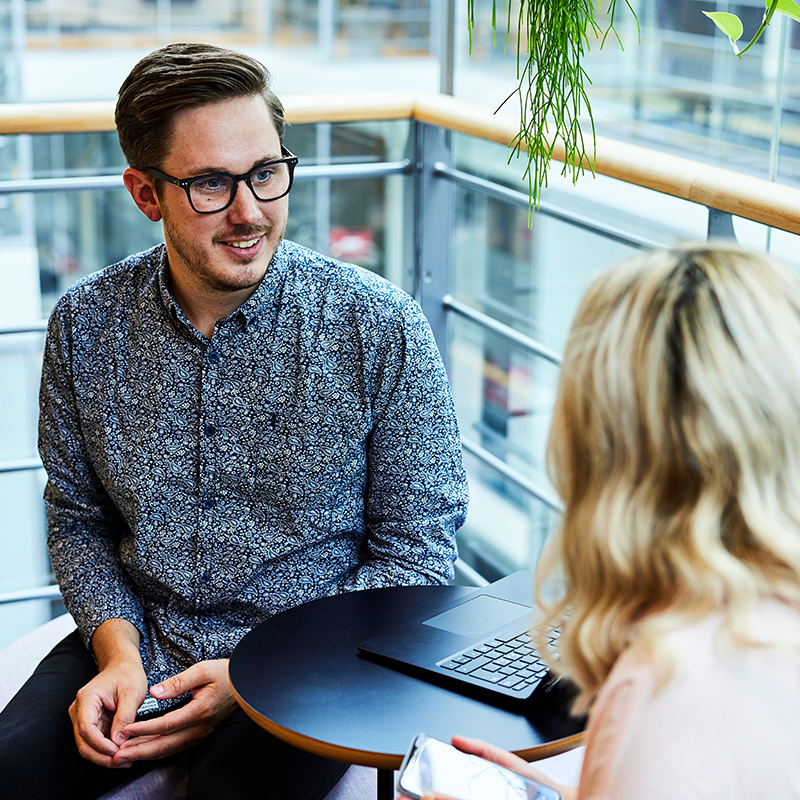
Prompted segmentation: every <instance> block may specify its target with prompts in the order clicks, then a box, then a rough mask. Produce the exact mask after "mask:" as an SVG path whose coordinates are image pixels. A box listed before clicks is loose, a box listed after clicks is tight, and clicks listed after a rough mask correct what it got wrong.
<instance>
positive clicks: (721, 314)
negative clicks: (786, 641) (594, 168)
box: [537, 244, 800, 711]
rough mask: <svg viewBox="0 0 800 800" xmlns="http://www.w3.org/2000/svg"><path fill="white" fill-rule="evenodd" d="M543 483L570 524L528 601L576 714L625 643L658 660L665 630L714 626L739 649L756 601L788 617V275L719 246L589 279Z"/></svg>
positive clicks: (795, 501)
mask: <svg viewBox="0 0 800 800" xmlns="http://www.w3.org/2000/svg"><path fill="white" fill-rule="evenodd" d="M548 472H549V475H550V478H551V480H552V482H553V484H554V486H555V487H556V489H557V490H558V492H559V494H560V495H561V497H562V499H563V500H564V505H565V511H564V515H563V518H562V523H561V526H560V530H559V531H558V533H557V534H556V535H555V536H554V538H553V540H552V541H551V542H550V544H549V546H548V548H547V550H546V552H545V555H544V556H543V558H542V560H541V562H540V565H539V569H538V574H537V586H538V587H540V588H539V590H538V597H537V600H538V603H539V605H540V606H541V607H542V608H543V610H544V612H545V624H546V625H550V626H560V627H561V636H560V639H559V645H558V654H559V658H558V661H556V662H554V663H553V664H552V666H554V667H555V669H557V670H558V671H560V672H562V673H565V674H567V675H568V676H569V677H571V678H572V679H573V680H574V681H575V682H576V683H577V685H578V687H579V689H580V695H579V696H578V698H577V702H576V709H577V710H579V711H581V710H585V709H586V708H588V706H589V705H590V704H591V702H592V700H593V698H594V697H595V696H596V694H597V691H598V690H599V688H600V686H601V685H602V684H603V682H604V681H605V679H606V678H607V676H608V674H609V672H610V670H611V668H612V666H613V665H614V662H615V661H616V660H617V658H618V657H619V656H620V654H621V653H622V652H623V650H625V648H626V647H627V646H628V645H629V644H630V643H631V642H632V641H633V640H634V638H636V639H637V641H644V642H645V643H646V644H647V645H649V646H651V647H652V648H653V650H654V652H655V653H656V654H657V655H658V639H659V637H660V636H661V635H662V634H663V633H664V632H665V631H668V630H671V629H674V628H676V627H679V626H682V625H684V624H687V623H688V622H691V621H695V620H697V619H700V618H702V617H704V616H706V615H708V614H709V613H711V612H713V611H718V610H723V611H724V612H725V615H726V616H725V619H726V629H727V630H729V631H730V632H731V633H732V635H733V636H734V637H735V638H737V639H738V640H739V641H747V637H746V616H747V610H748V608H749V607H750V606H751V605H752V604H753V602H754V601H755V600H756V599H758V598H760V597H762V596H771V597H778V598H782V599H784V600H786V601H788V602H790V603H793V604H800V279H799V278H798V276H796V275H795V274H794V273H793V272H791V271H789V270H788V269H786V268H784V267H782V266H781V265H779V264H777V263H775V262H774V261H772V260H771V259H769V258H767V257H765V256H763V255H757V254H754V253H750V252H747V251H745V250H743V249H740V248H738V247H735V246H730V245H726V244H690V245H687V246H685V247H681V248H679V249H674V250H661V251H653V252H650V253H648V254H645V255H641V256H638V257H636V258H633V259H631V260H629V261H626V262H624V263H622V264H620V265H618V266H617V267H614V268H612V269H611V270H609V271H607V272H606V273H604V274H602V275H600V276H599V277H598V278H597V279H596V280H595V281H594V282H593V283H592V285H591V286H590V288H589V290H588V291H587V292H586V294H585V296H584V298H583V300H582V302H581V304H580V307H579V309H578V312H577V315H576V318H575V321H574V323H573V326H572V330H571V332H570V335H569V340H568V343H567V346H566V351H565V356H564V364H563V367H562V371H561V376H560V383H559V390H558V397H557V400H556V404H555V410H554V415H553V423H552V428H551V431H550V439H549V442H548ZM554 576H556V577H559V578H561V577H563V580H564V584H563V585H564V587H565V588H564V591H563V593H561V594H560V596H559V597H557V598H556V599H554V600H553V599H550V600H549V601H548V600H547V599H545V596H544V595H545V592H546V591H547V588H545V587H548V586H551V585H552V584H551V583H550V584H549V583H548V582H547V579H548V578H551V577H554ZM666 672H667V673H668V672H669V667H667V668H666Z"/></svg>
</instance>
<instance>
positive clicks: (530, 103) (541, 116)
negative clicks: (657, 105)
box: [467, 0, 783, 219]
mask: <svg viewBox="0 0 800 800" xmlns="http://www.w3.org/2000/svg"><path fill="white" fill-rule="evenodd" d="M780 1H781V2H783V0H780ZM506 2H507V3H508V5H506ZM595 4H596V0H520V8H519V13H518V14H517V17H516V32H517V80H518V85H517V88H516V89H515V90H514V91H513V92H512V93H511V94H510V95H509V96H508V97H507V98H506V99H505V100H504V101H503V102H502V103H501V104H500V108H502V107H503V106H504V105H505V104H506V103H508V102H509V101H510V100H511V99H512V98H514V97H516V98H517V100H518V102H519V116H520V130H519V133H518V134H517V135H516V136H515V137H514V139H513V140H512V141H511V143H510V145H509V156H508V160H509V162H510V161H511V159H512V158H513V157H514V156H515V155H516V156H517V157H519V155H520V151H522V150H524V151H525V153H526V155H527V166H526V169H525V172H524V174H523V180H527V182H528V196H529V198H530V207H529V208H530V213H531V214H532V213H533V211H534V210H535V209H536V208H538V206H539V203H540V202H541V193H542V189H543V188H545V187H546V186H547V171H548V168H549V166H550V160H551V158H552V155H553V151H554V149H555V146H556V143H557V142H558V140H559V139H560V140H561V141H562V142H563V145H564V168H563V170H562V172H561V174H562V175H567V174H570V175H571V177H572V181H573V183H575V181H577V180H578V177H579V176H580V175H581V174H583V172H584V169H585V168H586V167H588V168H589V170H591V172H592V174H594V162H595V156H596V134H595V125H594V118H593V116H592V107H591V103H590V102H589V97H588V95H587V94H586V85H587V84H590V83H591V80H590V79H589V76H588V74H587V73H586V70H585V69H584V68H583V64H582V59H583V58H584V56H585V55H586V54H587V53H588V51H589V46H590V41H591V40H592V39H594V40H597V39H599V40H600V47H601V48H602V47H603V45H604V44H605V41H606V39H607V38H608V36H609V35H610V34H612V33H613V35H614V37H615V38H616V40H617V41H618V42H619V44H620V46H622V40H621V39H620V37H619V35H618V33H617V30H616V28H615V26H614V23H615V19H616V17H615V15H616V10H617V0H609V4H608V10H607V14H608V22H607V24H606V25H605V28H603V26H601V25H600V23H598V21H597V20H596V18H595ZM625 5H626V6H627V7H628V8H629V9H630V11H631V13H632V14H633V16H634V18H635V19H636V13H635V12H634V10H633V8H632V6H631V4H630V2H629V0H625ZM502 15H503V16H504V17H505V45H506V47H507V46H508V41H509V38H510V36H511V31H512V29H513V27H512V25H513V21H512V9H511V0H503V6H502ZM497 16H498V15H497V0H492V32H493V35H496V33H497V28H498V19H497ZM467 20H468V23H467V24H468V28H469V49H470V53H471V52H472V31H473V29H474V28H475V0H467ZM636 23H637V28H638V24H639V21H638V19H636ZM498 110H499V108H498ZM584 112H585V113H586V115H587V116H588V119H589V122H590V125H591V137H589V136H588V135H585V134H584V130H583V128H582V127H581V124H580V117H581V115H582V114H583V113H584ZM529 219H530V218H529Z"/></svg>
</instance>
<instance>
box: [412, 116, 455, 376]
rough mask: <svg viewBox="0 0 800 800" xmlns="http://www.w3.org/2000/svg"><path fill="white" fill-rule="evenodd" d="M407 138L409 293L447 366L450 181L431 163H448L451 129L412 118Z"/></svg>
mask: <svg viewBox="0 0 800 800" xmlns="http://www.w3.org/2000/svg"><path fill="white" fill-rule="evenodd" d="M411 138H412V140H413V150H414V153H413V156H412V157H413V159H414V160H413V163H414V164H415V170H414V181H413V184H414V186H413V203H414V207H413V217H412V218H413V220H414V225H413V230H414V242H413V254H414V256H413V258H414V292H413V293H414V298H415V299H416V300H417V302H418V303H419V304H420V305H421V306H422V311H423V312H424V314H425V316H426V317H427V319H428V322H429V323H430V326H431V329H432V330H433V335H434V337H435V338H436V343H437V344H438V345H439V352H440V353H441V354H442V359H443V360H444V363H445V367H449V364H448V341H449V339H448V314H447V309H446V308H445V306H444V302H443V300H444V297H446V296H447V295H448V294H449V293H450V254H451V249H452V248H451V241H450V239H451V236H452V231H453V218H454V213H455V208H454V194H453V186H452V184H451V182H450V181H446V180H442V179H441V178H439V177H438V176H437V175H436V166H435V165H436V164H437V163H439V162H442V163H445V164H448V165H449V164H450V162H451V159H452V154H451V150H452V144H451V142H452V134H451V133H450V132H449V131H446V130H444V129H442V128H436V127H433V126H431V125H427V124H423V123H419V122H418V123H415V124H414V130H413V135H412V137H411ZM423 209H424V213H423Z"/></svg>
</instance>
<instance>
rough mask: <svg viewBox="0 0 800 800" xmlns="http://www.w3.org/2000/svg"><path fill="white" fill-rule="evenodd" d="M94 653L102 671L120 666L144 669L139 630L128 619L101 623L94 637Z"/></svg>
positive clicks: (108, 620)
mask: <svg viewBox="0 0 800 800" xmlns="http://www.w3.org/2000/svg"><path fill="white" fill-rule="evenodd" d="M92 653H93V654H94V658H95V661H96V662H97V667H98V669H99V670H101V671H102V670H104V669H108V668H109V667H111V666H114V665H118V664H127V665H131V666H134V665H135V666H138V667H139V668H140V669H142V658H141V656H140V654H139V630H138V628H137V627H136V626H135V625H134V624H133V623H132V622H129V621H128V620H126V619H107V620H106V621H105V622H103V623H101V624H100V625H99V626H98V627H97V629H96V630H95V632H94V634H93V636H92Z"/></svg>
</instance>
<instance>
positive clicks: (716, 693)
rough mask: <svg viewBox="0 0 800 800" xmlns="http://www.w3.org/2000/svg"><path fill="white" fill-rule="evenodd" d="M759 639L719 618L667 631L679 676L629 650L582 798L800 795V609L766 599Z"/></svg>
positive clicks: (591, 749) (611, 684) (730, 799)
mask: <svg viewBox="0 0 800 800" xmlns="http://www.w3.org/2000/svg"><path fill="white" fill-rule="evenodd" d="M753 620H754V625H753V629H752V630H753V631H754V635H755V636H757V637H758V639H759V640H764V641H771V642H778V643H780V644H779V645H778V646H777V647H768V648H756V647H747V648H739V647H733V646H732V645H729V644H728V645H726V644H724V642H723V641H722V640H720V639H718V638H717V637H716V635H715V634H716V632H717V630H718V628H719V624H720V616H719V615H714V616H712V617H708V618H706V619H704V620H702V621H701V622H698V623H696V624H693V625H690V626H688V627H686V628H683V629H681V630H678V631H675V632H673V633H671V634H669V635H668V637H667V644H668V645H669V647H670V650H671V652H673V653H674V654H675V659H676V660H675V671H674V673H673V678H672V680H671V681H670V682H669V683H668V684H667V685H666V687H665V688H664V689H663V690H662V691H661V692H660V693H658V692H657V689H656V674H655V669H654V666H653V662H652V659H650V658H648V656H647V654H646V653H645V652H644V649H643V648H642V647H640V646H639V647H637V646H636V645H633V646H631V647H630V648H628V650H626V651H625V652H624V653H623V654H622V656H621V657H620V659H619V660H618V661H617V663H616V664H615V665H614V668H613V670H612V671H611V674H610V675H609V678H608V680H607V681H606V683H605V684H604V686H603V688H602V689H601V691H600V693H599V695H598V698H597V702H596V704H595V706H594V708H593V709H592V712H591V715H590V719H589V727H588V731H587V738H586V755H585V759H584V763H583V772H582V774H581V781H580V788H579V790H578V798H579V800H676V798H680V800H699V799H700V798H704V799H705V798H709V800H710V798H714V800H739V799H740V798H741V800H745V798H746V799H747V800H756V799H757V798H764V800H791V799H792V798H797V799H798V800H800V611H798V610H796V609H791V608H789V607H787V606H785V605H783V604H781V603H778V602H774V601H764V602H762V603H759V604H758V606H757V607H756V609H755V610H754V613H753Z"/></svg>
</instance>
